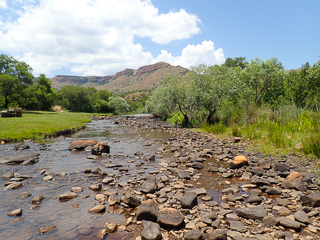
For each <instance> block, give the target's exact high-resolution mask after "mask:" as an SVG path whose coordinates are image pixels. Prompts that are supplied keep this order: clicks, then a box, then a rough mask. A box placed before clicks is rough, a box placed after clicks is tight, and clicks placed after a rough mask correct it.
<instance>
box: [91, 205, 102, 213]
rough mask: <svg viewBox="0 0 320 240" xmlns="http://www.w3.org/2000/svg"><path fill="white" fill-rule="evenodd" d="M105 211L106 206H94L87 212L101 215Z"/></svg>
mask: <svg viewBox="0 0 320 240" xmlns="http://www.w3.org/2000/svg"><path fill="white" fill-rule="evenodd" d="M105 211H106V205H98V206H94V207H92V208H90V209H89V210H88V212H89V213H102V212H105Z"/></svg>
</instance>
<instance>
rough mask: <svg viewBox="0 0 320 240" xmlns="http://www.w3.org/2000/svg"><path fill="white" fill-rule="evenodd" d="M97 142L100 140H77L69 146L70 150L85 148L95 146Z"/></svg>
mask: <svg viewBox="0 0 320 240" xmlns="http://www.w3.org/2000/svg"><path fill="white" fill-rule="evenodd" d="M97 143H98V141H94V140H76V141H73V142H72V143H71V144H70V146H69V147H68V150H84V149H85V148H86V147H88V146H91V147H93V146H94V145H96V144H97Z"/></svg>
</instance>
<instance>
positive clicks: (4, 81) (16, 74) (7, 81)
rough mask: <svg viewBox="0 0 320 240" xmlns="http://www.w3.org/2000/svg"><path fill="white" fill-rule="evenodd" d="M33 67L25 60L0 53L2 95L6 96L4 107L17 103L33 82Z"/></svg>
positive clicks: (0, 93)
mask: <svg viewBox="0 0 320 240" xmlns="http://www.w3.org/2000/svg"><path fill="white" fill-rule="evenodd" d="M31 72H32V68H31V67H30V66H29V65H27V64H26V63H25V62H20V61H18V60H16V59H14V58H13V57H9V56H7V55H4V54H1V55H0V95H1V96H2V97H3V98H4V107H5V108H7V107H8V106H9V105H10V104H14V103H17V102H18V101H19V99H20V98H21V97H22V96H23V95H24V94H25V90H26V89H27V88H28V87H29V86H31V85H32V84H33V79H34V77H33V75H32V73H31Z"/></svg>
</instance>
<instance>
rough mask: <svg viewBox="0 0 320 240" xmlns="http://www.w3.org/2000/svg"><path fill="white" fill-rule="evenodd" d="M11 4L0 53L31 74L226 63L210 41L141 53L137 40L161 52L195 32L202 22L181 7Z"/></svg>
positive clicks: (132, 0)
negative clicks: (176, 51)
mask: <svg viewBox="0 0 320 240" xmlns="http://www.w3.org/2000/svg"><path fill="white" fill-rule="evenodd" d="M11 4H12V5H11V6H10V9H12V11H13V12H14V14H18V18H16V19H15V20H11V18H8V19H7V20H4V19H2V23H1V24H0V52H1V51H2V52H6V53H10V55H13V56H14V57H16V58H18V59H20V60H23V61H25V62H27V63H28V64H29V65H30V66H31V67H32V68H33V69H34V74H35V75H36V74H39V73H46V74H47V75H50V73H51V72H52V71H56V72H57V70H59V69H61V68H62V67H63V68H69V69H71V72H73V73H75V74H79V75H108V74H114V73H116V72H117V71H120V70H123V69H124V68H137V67H140V66H142V65H146V64H150V63H154V62H156V61H166V62H168V63H171V64H174V65H181V66H184V67H189V66H194V65H197V64H198V63H200V62H201V63H206V64H216V63H218V64H220V63H222V60H223V59H224V57H223V51H222V50H221V49H218V50H215V49H214V44H213V42H212V41H204V42H202V44H198V45H188V46H187V47H186V48H184V49H183V50H182V52H181V56H177V57H175V56H172V55H171V53H168V52H167V51H166V50H163V51H162V53H161V54H160V55H159V56H153V55H152V53H151V52H147V51H145V50H144V49H143V47H142V45H141V44H140V43H135V39H137V37H139V38H148V39H150V40H151V41H153V42H154V43H156V44H161V45H163V46H164V48H165V45H164V44H168V43H170V42H172V41H176V40H182V39H188V38H190V37H192V36H193V35H195V34H199V33H200V27H199V24H200V23H201V20H200V19H199V17H198V16H196V15H194V14H191V13H188V12H186V11H185V10H183V9H181V10H179V11H170V12H168V13H159V10H158V9H157V8H156V7H155V6H154V5H153V4H152V2H151V1H150V0H54V1H52V0H25V1H20V0H13V1H12V2H11ZM1 6H2V7H7V4H6V1H4V0H0V8H1ZM17 6H19V7H17ZM201 60H202V61H201ZM203 60H205V61H206V62H203Z"/></svg>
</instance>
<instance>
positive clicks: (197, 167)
mask: <svg viewBox="0 0 320 240" xmlns="http://www.w3.org/2000/svg"><path fill="white" fill-rule="evenodd" d="M191 166H192V168H194V169H203V168H204V166H203V164H202V163H199V162H194V163H192V165H191Z"/></svg>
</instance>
